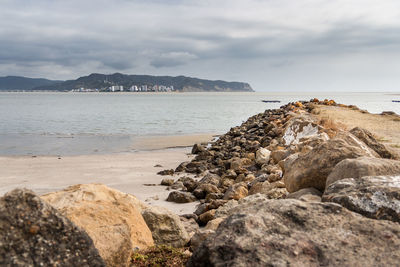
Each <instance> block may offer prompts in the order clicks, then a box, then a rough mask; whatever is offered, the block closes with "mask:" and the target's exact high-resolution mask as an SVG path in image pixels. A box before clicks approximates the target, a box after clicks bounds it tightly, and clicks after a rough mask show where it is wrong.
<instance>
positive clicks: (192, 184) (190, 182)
mask: <svg viewBox="0 0 400 267" xmlns="http://www.w3.org/2000/svg"><path fill="white" fill-rule="evenodd" d="M179 180H180V181H182V183H183V185H184V186H185V187H186V189H187V191H189V192H192V191H193V190H195V189H196V187H197V186H198V185H199V183H198V182H197V181H195V180H194V179H193V178H190V177H182V178H179Z"/></svg>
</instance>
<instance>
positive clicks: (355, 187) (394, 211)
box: [322, 176, 400, 223]
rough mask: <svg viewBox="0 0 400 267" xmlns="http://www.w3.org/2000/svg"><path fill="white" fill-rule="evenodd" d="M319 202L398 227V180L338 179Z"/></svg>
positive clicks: (376, 178) (399, 216)
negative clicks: (331, 203) (332, 203)
mask: <svg viewBox="0 0 400 267" xmlns="http://www.w3.org/2000/svg"><path fill="white" fill-rule="evenodd" d="M322 201H329V202H335V203H338V204H340V205H342V206H343V207H345V208H347V209H349V210H352V211H354V212H357V213H360V214H362V215H364V216H366V217H369V218H373V219H379V220H390V221H394V222H399V223H400V176H365V177H361V178H357V179H354V178H348V179H342V180H339V181H337V182H335V183H333V184H331V185H329V186H328V187H327V188H326V189H325V192H324V194H323V196H322Z"/></svg>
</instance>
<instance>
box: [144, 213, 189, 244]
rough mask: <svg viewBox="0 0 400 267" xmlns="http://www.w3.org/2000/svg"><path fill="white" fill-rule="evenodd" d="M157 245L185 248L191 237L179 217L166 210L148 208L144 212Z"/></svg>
mask: <svg viewBox="0 0 400 267" xmlns="http://www.w3.org/2000/svg"><path fill="white" fill-rule="evenodd" d="M142 216H143V218H144V220H145V221H146V224H147V226H148V227H149V228H150V230H151V233H152V235H153V239H154V242H155V243H156V244H157V245H167V246H172V247H177V248H179V247H184V246H185V245H186V244H187V242H189V239H190V238H189V235H188V233H187V232H186V229H185V227H184V225H183V224H182V222H181V219H180V218H179V216H178V215H176V214H174V213H172V212H171V211H169V210H168V209H166V208H162V207H155V206H148V207H147V208H146V209H144V210H143V211H142Z"/></svg>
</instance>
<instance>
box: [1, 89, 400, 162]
mask: <svg viewBox="0 0 400 267" xmlns="http://www.w3.org/2000/svg"><path fill="white" fill-rule="evenodd" d="M314 97H316V98H318V99H320V100H323V99H334V100H335V101H336V102H337V103H343V104H349V105H350V104H352V105H356V106H358V107H359V108H361V109H365V110H368V111H369V112H371V113H381V112H382V111H394V112H396V113H397V114H400V103H396V102H392V100H400V92H397V93H360V92H358V93H350V92H349V93H343V92H341V93H338V92H336V93H330V92H318V93H315V92H314V93H300V92H296V93H269V92H255V93H128V92H127V93H124V92H121V93H59V92H57V93H56V92H0V155H81V154H93V153H119V152H136V151H137V149H136V148H135V147H132V143H133V141H134V140H135V138H138V137H157V136H172V135H174V136H175V135H192V134H209V133H211V134H216V135H218V134H222V133H225V132H226V131H228V130H229V129H230V128H231V127H233V126H236V125H240V124H241V123H242V122H243V121H245V120H246V119H247V118H248V117H250V116H252V115H255V114H257V113H259V112H263V111H264V110H266V109H275V108H279V107H280V106H281V105H284V104H286V103H289V102H294V101H298V100H310V99H312V98H314ZM262 100H278V101H280V103H264V102H262Z"/></svg>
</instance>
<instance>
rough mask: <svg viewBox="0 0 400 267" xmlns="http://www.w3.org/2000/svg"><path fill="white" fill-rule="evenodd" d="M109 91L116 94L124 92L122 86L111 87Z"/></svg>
mask: <svg viewBox="0 0 400 267" xmlns="http://www.w3.org/2000/svg"><path fill="white" fill-rule="evenodd" d="M110 91H111V92H118V91H120V92H122V91H124V87H123V86H122V85H113V86H111V87H110Z"/></svg>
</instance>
